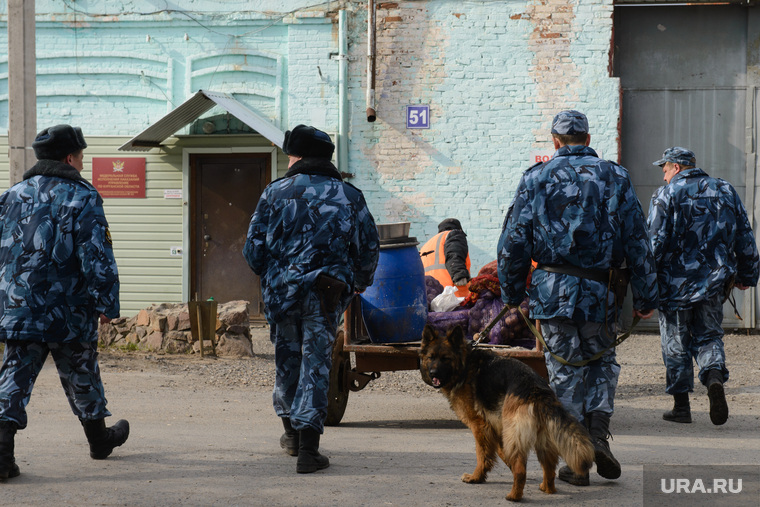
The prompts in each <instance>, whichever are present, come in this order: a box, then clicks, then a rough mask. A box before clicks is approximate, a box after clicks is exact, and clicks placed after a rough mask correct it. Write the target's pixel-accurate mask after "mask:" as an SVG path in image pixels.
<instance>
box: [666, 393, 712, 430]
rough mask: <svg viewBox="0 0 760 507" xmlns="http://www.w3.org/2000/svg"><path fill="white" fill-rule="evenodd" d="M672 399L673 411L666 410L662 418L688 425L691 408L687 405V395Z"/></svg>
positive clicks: (678, 394) (682, 394) (675, 395)
mask: <svg viewBox="0 0 760 507" xmlns="http://www.w3.org/2000/svg"><path fill="white" fill-rule="evenodd" d="M721 390H722V389H721ZM673 399H674V400H675V402H674V404H673V410H668V411H667V412H665V413H664V414H662V418H663V419H665V420H666V421H671V422H677V423H690V422H691V406H690V405H689V393H677V394H674V395H673Z"/></svg>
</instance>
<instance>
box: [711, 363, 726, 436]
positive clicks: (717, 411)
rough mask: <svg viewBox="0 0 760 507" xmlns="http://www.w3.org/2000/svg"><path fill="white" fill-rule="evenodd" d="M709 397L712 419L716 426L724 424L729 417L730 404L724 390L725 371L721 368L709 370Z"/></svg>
mask: <svg viewBox="0 0 760 507" xmlns="http://www.w3.org/2000/svg"><path fill="white" fill-rule="evenodd" d="M707 397H708V398H709V399H710V420H711V421H712V423H713V424H715V425H716V426H720V425H721V424H724V423H725V422H726V420H727V419H728V404H727V403H726V393H725V392H724V391H723V372H721V371H720V370H709V371H708V372H707Z"/></svg>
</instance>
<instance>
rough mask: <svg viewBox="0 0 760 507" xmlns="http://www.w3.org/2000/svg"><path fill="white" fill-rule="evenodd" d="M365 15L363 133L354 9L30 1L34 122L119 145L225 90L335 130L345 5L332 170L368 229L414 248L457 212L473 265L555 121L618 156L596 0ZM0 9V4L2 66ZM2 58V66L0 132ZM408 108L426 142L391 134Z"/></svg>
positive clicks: (604, 30) (286, 120)
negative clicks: (372, 219)
mask: <svg viewBox="0 0 760 507" xmlns="http://www.w3.org/2000/svg"><path fill="white" fill-rule="evenodd" d="M377 3H378V5H379V9H378V11H377V53H378V57H377V76H376V90H377V111H378V120H377V121H376V122H375V123H368V122H367V121H366V116H365V107H366V104H365V98H364V97H365V91H366V90H365V86H366V82H367V77H366V61H367V60H366V54H367V48H366V41H367V34H366V32H367V24H366V18H367V13H366V2H364V1H358V0H351V1H346V2H342V3H341V2H337V1H336V2H327V3H322V4H318V5H316V6H315V7H314V8H312V9H308V10H303V9H302V8H303V7H305V6H312V5H315V4H317V2H313V1H311V0H287V1H285V0H282V1H277V0H261V1H259V2H244V1H240V2H229V1H225V2H214V1H210V0H188V1H186V2H182V3H181V6H182V7H181V9H180V8H177V9H176V10H171V9H169V10H160V9H157V8H156V6H155V2H152V1H150V0H135V1H123V2H111V1H106V0H90V1H88V2H60V1H53V0H45V1H41V0H40V1H37V3H36V5H37V21H38V24H37V29H38V34H37V55H38V59H39V62H38V68H39V76H38V87H39V89H40V91H41V95H40V99H39V102H38V125H48V124H53V123H59V122H70V123H73V124H79V125H82V126H83V127H84V128H85V131H86V133H89V134H91V135H96V134H97V135H110V134H112V135H134V134H136V133H137V132H140V131H141V130H143V129H144V128H146V127H147V126H149V125H150V124H151V123H153V122H155V121H156V120H158V119H159V118H161V117H162V116H163V115H164V114H166V112H167V111H169V110H170V109H172V108H173V107H174V106H176V105H179V104H180V103H181V102H182V101H183V100H184V99H185V98H187V97H188V96H189V94H190V93H192V92H194V91H196V90H197V88H199V87H211V88H215V89H219V90H221V91H228V90H230V91H233V92H234V93H235V94H236V96H237V97H238V98H239V99H241V100H242V101H243V102H246V103H248V104H250V105H251V106H253V107H254V108H256V109H257V110H259V111H261V112H263V114H264V115H265V116H268V117H269V118H270V119H271V120H272V121H273V122H275V123H277V124H279V125H280V126H281V127H282V128H283V129H285V128H287V127H289V126H292V125H294V124H296V123H310V124H314V125H317V126H320V127H322V128H324V129H326V130H328V131H330V132H335V131H336V130H337V126H338V62H337V60H334V59H331V58H330V54H331V53H334V52H337V48H338V29H337V14H336V10H337V9H338V8H339V7H340V6H344V7H345V8H347V10H348V11H349V16H348V22H349V52H350V56H351V58H352V60H351V62H350V64H349V74H350V76H349V82H350V90H349V92H350V93H349V99H350V104H349V114H350V132H349V140H350V153H349V158H350V162H349V164H350V167H349V168H348V170H349V172H352V173H354V174H356V178H354V180H353V183H355V184H356V185H357V186H359V187H360V188H361V189H362V190H363V191H364V193H365V195H366V197H367V199H368V202H369V204H370V206H371V208H372V211H373V213H374V214H375V216H376V217H377V219H378V221H381V222H382V221H398V220H408V221H411V222H412V234H413V235H415V236H417V237H418V238H419V239H420V241H424V240H425V239H426V238H427V237H429V236H431V235H432V234H434V233H435V232H436V226H437V224H438V222H439V221H440V220H442V219H443V218H446V217H448V216H456V217H458V218H459V219H460V220H461V221H462V223H463V224H464V227H465V230H466V232H467V233H468V235H469V239H470V245H471V252H472V257H473V268H474V269H475V270H477V269H479V268H480V267H482V265H484V264H485V263H487V262H489V261H490V260H492V259H494V258H495V246H496V241H497V238H498V235H499V232H500V229H501V224H502V221H503V219H504V215H505V213H506V211H507V208H508V206H509V204H510V203H511V200H512V196H513V193H514V189H515V187H516V185H517V182H518V181H519V177H520V174H521V173H522V171H523V170H524V169H525V168H527V167H528V166H529V165H530V164H529V158H530V155H531V153H532V152H534V151H536V150H549V149H550V148H551V144H550V137H549V133H548V131H549V124H550V120H551V117H552V115H553V114H554V113H556V112H557V111H558V110H560V109H565V108H577V109H580V110H582V111H584V112H586V113H587V114H588V116H589V119H590V123H591V134H592V146H594V147H595V148H597V149H599V150H600V151H601V153H602V154H603V156H605V157H606V158H610V159H613V160H614V159H617V156H618V142H617V137H618V133H617V125H618V120H619V85H618V81H617V79H615V78H612V77H610V75H609V74H610V73H609V70H608V68H609V50H610V39H611V33H612V18H611V15H612V0H577V1H566V0H564V1H563V0H541V1H538V0H531V1H525V0H520V1H517V0H512V1H510V0H507V1H504V2H488V1H483V2H467V3H462V2H461V1H458V0H435V1H422V0H417V1H409V0H407V1H398V2H377ZM328 9H329V10H330V11H329V12H328ZM6 12H7V5H6V2H5V1H4V0H0V51H3V53H0V55H4V54H5V51H7V41H6V40H5V37H6V29H7V27H6V24H7V16H6ZM103 13H107V14H109V15H108V16H103V15H100V14H103ZM147 13H152V14H147ZM185 35H187V37H186V36H185ZM219 55H222V56H219ZM6 62H7V60H3V59H2V56H0V134H3V133H5V129H6V128H7V63H6ZM273 69H274V70H273ZM242 92H247V93H242ZM3 97H5V99H3ZM409 104H427V105H429V106H430V111H431V128H430V129H429V130H424V131H410V130H407V129H406V128H405V116H404V114H405V106H406V105H409ZM217 112H218V111H217ZM209 114H212V113H209Z"/></svg>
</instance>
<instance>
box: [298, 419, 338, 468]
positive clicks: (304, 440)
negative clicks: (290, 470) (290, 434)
mask: <svg viewBox="0 0 760 507" xmlns="http://www.w3.org/2000/svg"><path fill="white" fill-rule="evenodd" d="M298 439H299V441H298V463H297V464H296V472H298V473H299V474H310V473H312V472H316V471H317V470H322V469H323V468H327V467H329V466H330V460H329V459H327V456H322V455H321V454H319V432H318V431H317V430H315V429H314V428H306V429H305V430H301V431H300V432H299V435H298Z"/></svg>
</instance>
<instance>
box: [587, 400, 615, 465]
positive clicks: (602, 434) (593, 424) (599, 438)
mask: <svg viewBox="0 0 760 507" xmlns="http://www.w3.org/2000/svg"><path fill="white" fill-rule="evenodd" d="M586 417H587V418H588V419H589V421H588V428H589V433H590V434H591V443H593V444H594V462H596V473H598V474H599V475H601V476H602V477H604V478H605V479H617V478H618V477H620V463H618V460H616V459H615V456H613V455H612V451H610V444H609V443H608V442H607V438H608V437H610V436H611V435H610V416H609V415H607V414H603V413H601V412H590V413H588V414H586Z"/></svg>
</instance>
